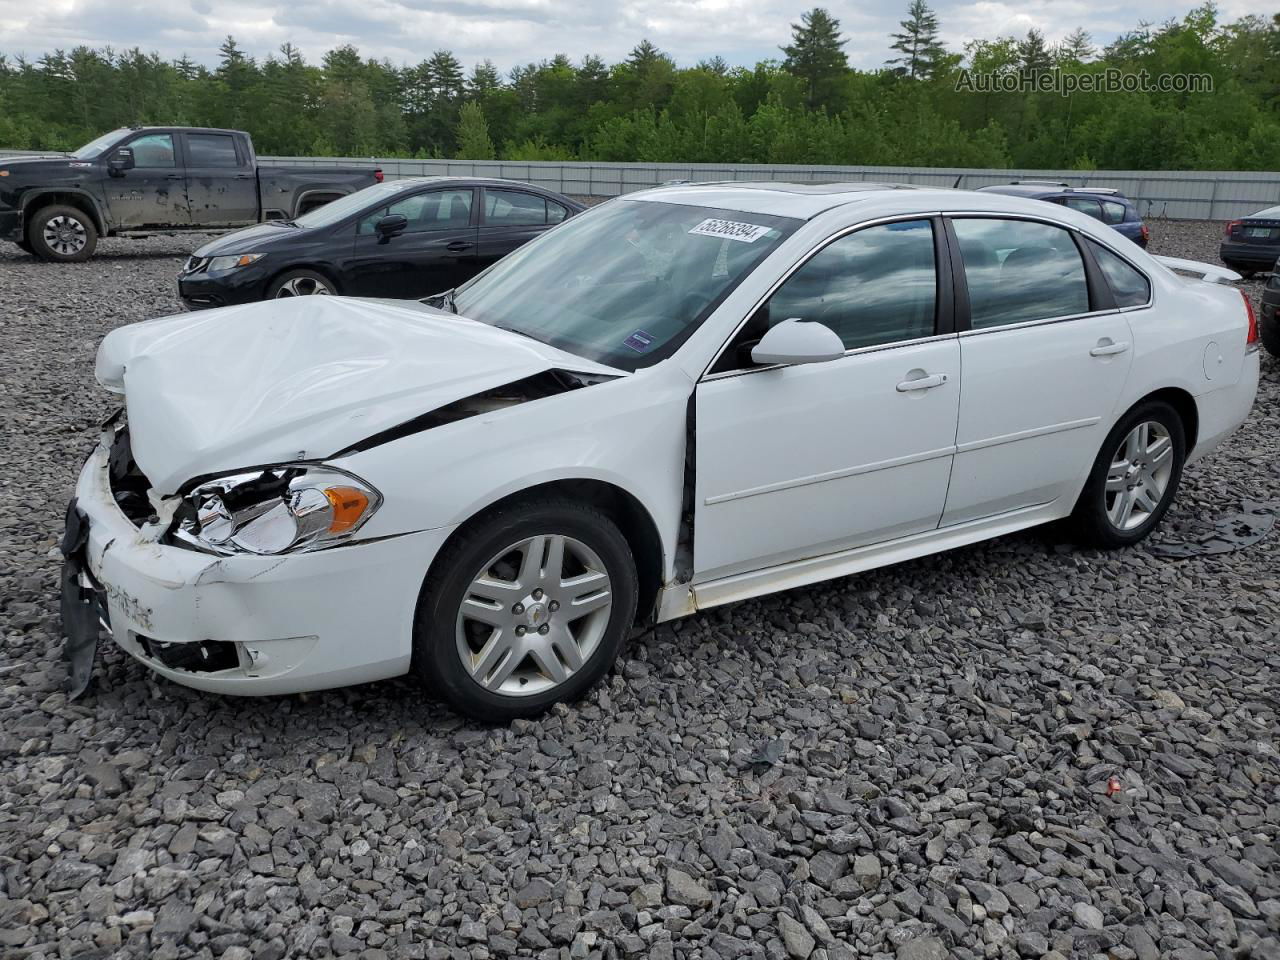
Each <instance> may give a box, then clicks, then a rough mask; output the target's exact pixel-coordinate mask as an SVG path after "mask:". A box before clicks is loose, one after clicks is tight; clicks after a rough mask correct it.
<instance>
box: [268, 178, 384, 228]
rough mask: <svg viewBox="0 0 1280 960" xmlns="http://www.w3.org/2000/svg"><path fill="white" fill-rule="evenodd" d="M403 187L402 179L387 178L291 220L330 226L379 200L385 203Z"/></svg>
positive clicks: (298, 223)
mask: <svg viewBox="0 0 1280 960" xmlns="http://www.w3.org/2000/svg"><path fill="white" fill-rule="evenodd" d="M404 189H405V184H404V181H403V180H388V181H387V182H386V183H375V184H374V185H373V186H372V187H365V188H364V189H363V190H357V191H356V192H355V193H348V194H347V195H346V196H345V197H339V198H338V199H337V200H333V201H331V202H330V203H326V204H325V205H324V206H323V207H317V208H316V209H315V210H312V211H311V212H310V213H304V214H303V215H302V216H300V217H298V219H297V220H295V221H293V222H294V223H296V224H297V225H298V226H300V227H331V226H333V225H334V224H335V223H338V222H340V221H342V220H345V219H346V218H347V217H349V216H352V215H353V214H357V213H359V212H360V211H361V210H363V209H364V208H365V207H372V206H374V205H376V204H377V203H378V202H379V201H381V202H382V203H386V202H387V201H388V200H390V199H391V198H392V197H394V196H396V195H397V194H399V193H403V192H404Z"/></svg>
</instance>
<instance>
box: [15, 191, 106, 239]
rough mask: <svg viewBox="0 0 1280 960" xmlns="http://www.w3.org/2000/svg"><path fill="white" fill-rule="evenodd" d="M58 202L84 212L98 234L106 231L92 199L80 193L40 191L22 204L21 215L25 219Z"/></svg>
mask: <svg viewBox="0 0 1280 960" xmlns="http://www.w3.org/2000/svg"><path fill="white" fill-rule="evenodd" d="M58 204H61V205H62V206H66V207H75V208H76V209H77V210H79V211H80V212H81V213H83V214H86V215H87V216H88V217H89V219H90V220H92V221H93V227H94V229H95V230H97V231H98V233H99V235H102V234H105V233H106V232H107V231H106V227H105V226H104V224H103V223H102V219H101V218H100V217H99V216H98V210H97V208H96V207H95V206H94V205H93V201H92V200H90V199H89V198H88V197H86V196H85V195H84V194H81V193H42V194H39V195H37V196H34V197H32V198H31V199H30V200H28V201H27V202H26V204H25V205H24V206H23V208H22V211H23V217H24V219H26V218H28V217H31V216H32V215H33V214H36V213H38V212H39V211H41V210H43V209H44V208H45V207H51V206H55V205H58Z"/></svg>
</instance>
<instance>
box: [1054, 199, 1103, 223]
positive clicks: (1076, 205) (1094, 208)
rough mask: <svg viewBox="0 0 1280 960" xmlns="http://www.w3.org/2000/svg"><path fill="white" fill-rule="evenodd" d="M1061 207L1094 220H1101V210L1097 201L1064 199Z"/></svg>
mask: <svg viewBox="0 0 1280 960" xmlns="http://www.w3.org/2000/svg"><path fill="white" fill-rule="evenodd" d="M1062 205H1063V206H1064V207H1069V208H1070V209H1072V210H1079V211H1080V212H1081V213H1084V214H1088V215H1089V216H1091V217H1093V219H1095V220H1101V219H1102V209H1101V208H1100V207H1099V206H1098V201H1097V200H1090V199H1088V198H1087V197H1064V198H1063V201H1062Z"/></svg>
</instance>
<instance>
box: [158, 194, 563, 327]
mask: <svg viewBox="0 0 1280 960" xmlns="http://www.w3.org/2000/svg"><path fill="white" fill-rule="evenodd" d="M583 209H584V207H583V206H582V204H580V203H577V202H575V201H573V200H570V199H569V198H568V197H565V196H562V195H561V194H558V193H553V192H551V191H550V190H543V189H541V188H540V187H535V186H531V185H530V184H527V183H520V182H518V181H513V180H494V179H482V178H475V179H462V178H458V177H425V178H417V179H408V180H393V181H388V182H386V183H380V184H377V185H375V186H372V187H368V188H366V189H364V190H360V191H358V192H356V193H353V194H350V195H348V196H345V197H340V198H339V199H337V200H335V201H333V202H332V203H329V204H326V205H325V206H323V207H320V208H319V209H317V210H313V211H312V212H310V213H308V214H305V215H304V216H301V217H298V218H297V219H296V220H272V221H269V222H267V223H263V224H259V225H258V226H256V227H249V228H248V229H246V230H237V231H236V232H235V233H229V234H227V235H225V236H222V237H219V238H218V239H216V240H213V241H211V242H209V243H206V244H205V245H204V246H202V247H200V249H198V250H197V251H196V252H195V253H194V254H193V255H192V257H191V258H190V259H189V260H188V261H187V263H186V265H185V266H184V267H183V269H182V272H181V273H180V274H179V275H178V293H179V294H180V295H181V296H182V299H183V301H184V302H185V303H186V304H187V306H189V307H192V308H201V307H221V306H227V305H230V304H237V303H249V302H252V301H255V300H266V299H271V298H273V297H297V296H308V295H324V294H343V295H349V296H357V297H393V298H403V299H410V298H418V297H424V296H428V295H430V294H433V293H439V292H441V291H444V290H448V289H450V288H452V287H456V286H458V285H459V284H461V283H462V282H463V281H465V280H469V279H470V278H471V277H473V276H475V275H476V274H477V273H479V272H480V271H481V270H483V269H484V268H485V267H487V266H488V265H489V264H491V263H493V262H494V261H496V260H499V259H501V258H502V257H504V256H506V255H507V254H508V253H510V252H511V251H512V250H515V249H516V248H517V247H519V246H520V245H521V244H524V243H527V242H528V241H529V240H532V239H533V238H534V237H536V236H538V235H539V234H541V233H544V232H546V231H547V230H549V229H551V228H552V227H553V226H555V225H556V224H557V223H560V222H561V221H563V220H565V219H567V218H569V217H571V216H573V215H574V214H575V213H579V212H580V211H582V210H583Z"/></svg>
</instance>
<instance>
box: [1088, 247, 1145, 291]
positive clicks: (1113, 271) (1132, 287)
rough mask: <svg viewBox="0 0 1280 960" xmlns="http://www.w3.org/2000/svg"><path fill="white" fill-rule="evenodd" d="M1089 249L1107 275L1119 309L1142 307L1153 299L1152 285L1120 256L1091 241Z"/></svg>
mask: <svg viewBox="0 0 1280 960" xmlns="http://www.w3.org/2000/svg"><path fill="white" fill-rule="evenodd" d="M1089 249H1090V250H1091V251H1092V252H1093V259H1094V260H1096V261H1098V266H1099V267H1100V268H1101V269H1102V272H1103V273H1104V274H1105V275H1106V278H1107V284H1108V285H1109V286H1110V287H1111V293H1112V294H1113V295H1114V296H1115V298H1116V306H1117V307H1140V306H1142V305H1144V304H1145V303H1146V302H1147V301H1148V300H1150V299H1151V285H1150V284H1149V283H1148V282H1147V278H1146V277H1144V276H1143V275H1142V274H1141V273H1139V272H1138V270H1137V268H1136V267H1131V266H1129V264H1128V263H1127V262H1126V261H1125V260H1124V259H1123V258H1122V257H1121V256H1119V254H1115V253H1112V252H1111V251H1110V250H1108V249H1107V248H1106V247H1104V246H1103V245H1102V244H1100V243H1095V242H1094V241H1092V240H1090V241H1089Z"/></svg>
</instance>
